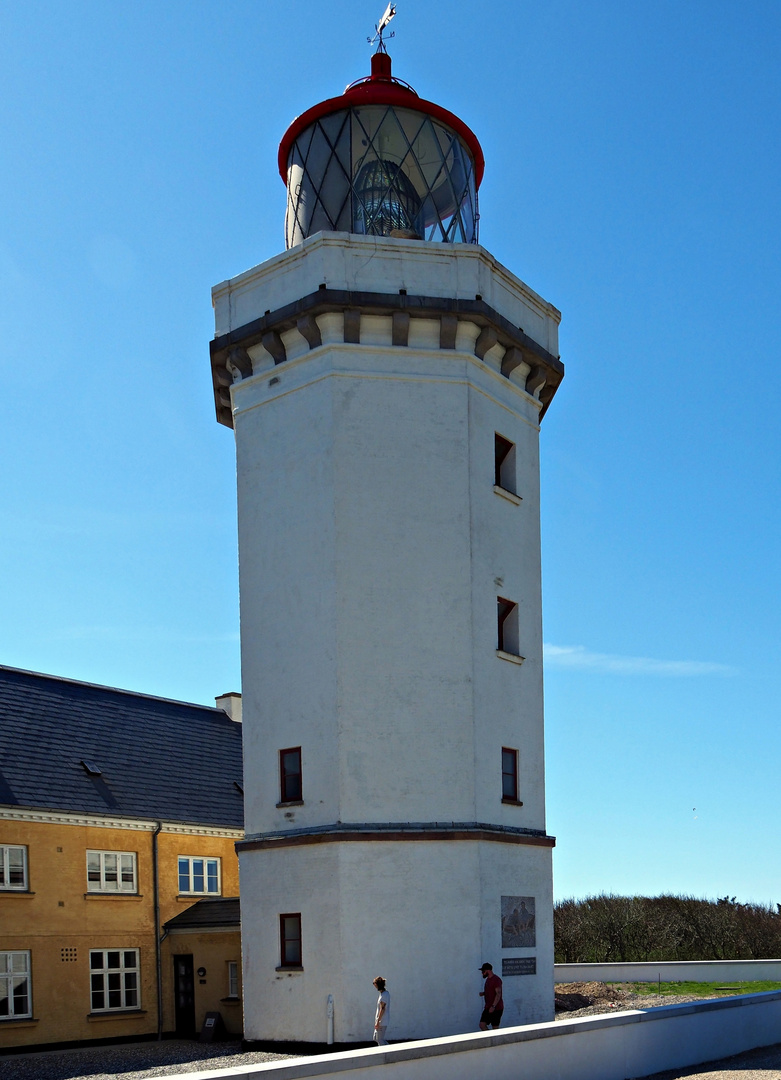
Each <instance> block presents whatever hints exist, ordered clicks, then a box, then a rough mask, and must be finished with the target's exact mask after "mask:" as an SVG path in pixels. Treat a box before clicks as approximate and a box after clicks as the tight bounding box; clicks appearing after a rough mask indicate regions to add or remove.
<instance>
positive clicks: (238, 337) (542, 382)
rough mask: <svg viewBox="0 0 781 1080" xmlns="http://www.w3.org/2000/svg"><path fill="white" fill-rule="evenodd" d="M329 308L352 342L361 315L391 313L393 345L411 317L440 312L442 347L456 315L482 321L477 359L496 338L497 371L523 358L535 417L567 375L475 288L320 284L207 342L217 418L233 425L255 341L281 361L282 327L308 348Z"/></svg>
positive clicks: (401, 342) (404, 337)
mask: <svg viewBox="0 0 781 1080" xmlns="http://www.w3.org/2000/svg"><path fill="white" fill-rule="evenodd" d="M327 312H342V313H343V314H344V340H345V341H346V342H348V343H351V344H360V340H361V315H390V316H391V317H392V320H393V330H392V335H393V336H392V341H393V345H398V346H401V347H404V346H406V345H407V342H408V338H409V322H410V318H413V319H414V318H418V319H432V318H438V319H439V320H440V334H439V347H440V349H455V347H456V335H457V331H458V323H459V322H469V323H473V324H474V325H476V326H478V327H479V328H480V333H479V335H478V337H477V340H476V342H475V346H474V352H475V356H476V357H477V358H478V359H479V360H483V359H484V358H485V355H486V353H487V352H488V351H489V350H490V349H492V348H493V346H494V345H500V346H502V347H503V348H504V350H505V353H504V357H503V359H502V368H501V371H502V375H504V376H506V377H507V378H509V376H510V373H511V372H512V371H514V370H515V368H517V367H518V366H519V364H521V363H525V364H526V365H527V366H528V368H529V373H528V375H527V376H526V382H525V389H526V391H527V392H528V393H530V394H534V393H535V392H536V391H539V400H540V403H541V404H542V409H541V410H540V419H542V417H543V416H544V415H545V412H546V410H547V408H548V405H550V403H551V401H552V400H553V395H554V394H555V393H556V390H557V389H558V386H559V383H560V382H561V380H562V379H563V378H564V365H563V364H562V362H561V360H560V359H559V358H558V357H557V356H554V355H553V354H552V353H549V352H548V351H547V350H546V349H544V348H543V347H542V346H541V345H538V344H537V342H536V341H534V340H533V339H532V338H530V337H529V335H528V334H525V333H524V331H523V330H522V329H521V327H518V326H513V324H512V323H511V322H510V321H509V320H508V319H506V318H505V317H504V316H503V315H500V314H499V312H498V311H496V310H495V309H494V308H492V307H490V306H489V305H488V304H486V303H485V301H484V300H483V299H482V298H481V297H479V296H476V297H475V299H474V300H456V299H452V298H449V297H442V296H417V295H413V296H409V295H407V294H406V293H372V292H352V291H348V290H344V289H328V288H326V286H325V285H321V286H320V288H319V289H318V291H317V292H314V293H310V294H309V295H308V296H304V297H302V298H301V299H300V300H296V301H295V302H294V303H292V304H286V305H285V306H284V307H281V308H278V309H277V310H276V311H267V312H266V314H265V315H263V316H262V318H260V319H254V320H253V321H252V322H249V323H245V324H244V325H243V326H238V327H236V329H235V330H231V331H230V332H229V333H227V334H221V335H220V336H219V337H216V338H214V339H213V340H212V341H211V342H210V346H209V347H210V351H211V364H212V381H213V384H214V399H215V407H216V411H217V420H218V421H219V422H220V423H221V424H224V425H225V426H226V427H233V416H232V414H231V408H230V393H229V390H228V388H229V387H230V386H231V384H232V383H233V381H234V379H242V378H245V379H246V378H249V377H250V376H251V375H252V361H251V359H250V357H249V354H248V352H247V350H248V349H251V348H252V347H253V346H254V345H263V347H264V349H266V351H267V352H268V353H270V355H271V356H272V357H273V359H274V363H275V364H282V363H284V362H285V360H286V359H287V352H286V350H285V345H284V342H283V341H282V334H283V333H285V332H286V331H288V330H293V329H296V330H298V332H299V333H300V334H301V336H302V338H304V340H305V341H306V342H307V344H308V346H309V348H310V349H316V348H318V347H319V346H320V345H321V344H322V338H321V336H320V328H319V327H318V325H317V316H318V315H324V314H326V313H327Z"/></svg>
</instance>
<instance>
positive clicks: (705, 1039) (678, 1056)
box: [190, 991, 781, 1080]
mask: <svg viewBox="0 0 781 1080" xmlns="http://www.w3.org/2000/svg"><path fill="white" fill-rule="evenodd" d="M780 1033H781V991H771V992H770V993H765V994H743V995H741V996H739V997H733V998H726V999H723V1000H720V1001H707V1002H698V1003H697V1004H691V1005H668V1006H662V1007H661V1008H657V1009H649V1010H647V1011H645V1012H640V1011H633V1012H625V1013H615V1014H613V1015H609V1016H596V1017H585V1018H582V1019H576V1020H560V1021H558V1022H553V1023H548V1024H530V1025H528V1026H526V1027H517V1028H508V1029H507V1030H505V1031H498V1032H485V1033H479V1034H469V1035H455V1036H453V1037H452V1038H449V1039H427V1040H424V1041H422V1042H416V1043H400V1044H398V1045H396V1046H389V1047H387V1048H386V1047H375V1048H372V1049H370V1050H349V1051H347V1052H346V1053H341V1054H332V1055H328V1056H322V1057H310V1058H297V1059H295V1060H294V1061H278V1062H270V1063H268V1064H265V1065H254V1066H249V1067H247V1068H242V1067H238V1068H235V1067H234V1068H229V1069H215V1070H210V1071H208V1072H200V1073H194V1074H191V1075H190V1080H221V1078H225V1080H227V1078H230V1080H298V1078H299V1077H302V1078H303V1077H307V1078H308V1080H317V1078H321V1080H335V1078H337V1077H339V1076H342V1075H343V1074H344V1075H346V1074H350V1075H351V1076H353V1075H354V1076H355V1080H372V1077H374V1076H376V1077H379V1076H380V1074H378V1073H373V1074H371V1073H367V1070H369V1069H372V1068H374V1067H375V1066H383V1068H385V1069H386V1070H387V1071H386V1072H383V1073H382V1077H383V1078H385V1080H475V1077H478V1076H490V1077H491V1080H518V1077H519V1076H523V1080H627V1078H628V1077H641V1076H648V1075H649V1074H650V1073H655V1072H659V1071H661V1070H663V1069H670V1068H681V1067H685V1066H687V1065H697V1064H700V1063H701V1062H704V1061H713V1060H715V1059H717V1058H721V1057H727V1056H729V1055H731V1054H737V1053H740V1052H741V1051H743V1050H750V1049H753V1048H754V1047H757V1046H771V1045H773V1044H774V1043H777V1042H778V1040H779V1034H780ZM361 1072H364V1077H363V1078H362V1077H360V1073H361Z"/></svg>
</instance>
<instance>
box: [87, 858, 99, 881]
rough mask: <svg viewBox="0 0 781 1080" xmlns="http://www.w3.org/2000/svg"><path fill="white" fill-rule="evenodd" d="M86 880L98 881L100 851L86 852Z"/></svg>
mask: <svg viewBox="0 0 781 1080" xmlns="http://www.w3.org/2000/svg"><path fill="white" fill-rule="evenodd" d="M87 881H96V882H99V881H100V853H99V852H97V851H90V852H89V853H88V854H87Z"/></svg>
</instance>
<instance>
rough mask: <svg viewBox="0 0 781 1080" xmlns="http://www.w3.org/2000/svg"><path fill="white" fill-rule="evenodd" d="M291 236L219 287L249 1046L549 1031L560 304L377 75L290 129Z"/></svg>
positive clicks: (458, 163) (405, 100)
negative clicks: (548, 414) (551, 540)
mask: <svg viewBox="0 0 781 1080" xmlns="http://www.w3.org/2000/svg"><path fill="white" fill-rule="evenodd" d="M279 168H280V173H281V175H282V178H283V180H284V181H285V183H286V186H287V216H286V227H285V228H286V248H287V250H286V251H285V252H283V253H282V254H279V255H277V256H275V257H274V258H272V259H270V260H268V261H267V262H265V263H262V264H261V265H259V266H256V267H254V268H253V269H251V270H248V271H247V272H246V273H243V274H240V275H239V276H238V277H235V278H232V279H231V280H229V281H225V282H223V283H222V284H221V285H218V286H217V287H216V288H215V289H214V291H213V299H214V308H215V313H216V335H215V338H214V340H213V342H212V347H211V353H212V370H213V376H214V386H215V400H216V406H217V418H218V420H219V422H220V423H222V424H225V425H226V426H228V427H232V428H233V429H234V432H235V439H236V457H237V478H238V513H239V565H240V590H241V654H242V690H243V721H244V722H243V731H244V769H245V778H244V797H245V823H246V839H245V840H244V841H243V842H242V843H240V844H239V845H238V848H239V860H240V874H241V923H242V938H243V950H244V964H243V986H244V1009H245V1016H244V1023H245V1028H244V1033H245V1037H246V1038H247V1039H263V1040H295V1041H299V1042H312V1043H322V1042H325V1041H326V1039H327V1038H328V1037H331V1036H332V1037H333V1039H334V1041H335V1042H337V1043H350V1042H363V1041H368V1040H370V1039H371V1037H372V1027H373V1013H374V1002H375V1001H376V991H374V990H373V988H372V979H373V977H374V976H376V975H382V976H384V977H385V979H386V980H387V983H388V988H389V990H390V992H391V1002H392V1004H391V1019H390V1027H389V1035H390V1037H391V1039H392V1040H393V1039H418V1038H426V1037H434V1036H440V1035H449V1034H455V1033H458V1032H464V1031H470V1030H474V1029H475V1028H476V1026H477V1022H478V1020H479V1016H480V1011H481V1008H482V1003H481V999H480V998H479V997H478V991H479V990H481V989H482V980H481V978H480V970H479V969H480V965H481V963H482V962H483V961H488V962H490V963H492V964H493V967H494V971H495V972H496V973H497V974H500V975H501V976H502V978H503V980H504V1000H505V1012H504V1020H503V1026H509V1025H513V1024H520V1023H531V1022H536V1021H543V1020H549V1019H552V1018H553V930H552V896H551V849H552V847H553V843H554V841H553V839H552V838H551V837H549V836H548V835H547V833H546V828H545V803H544V761H543V693H542V636H541V598H540V535H539V458H538V438H539V427H540V420H541V418H542V416H543V414H544V413H545V410H546V408H547V407H548V405H549V404H550V401H551V399H552V397H553V395H554V392H555V390H556V388H557V386H558V384H559V382H560V381H561V379H562V376H563V367H562V365H561V363H560V361H559V359H558V348H557V329H558V323H559V318H560V316H559V312H558V311H557V310H556V309H555V308H554V307H553V306H552V305H550V304H549V303H547V302H546V301H545V300H543V299H542V298H541V297H540V296H538V295H537V294H536V293H535V292H533V291H532V289H530V288H529V287H528V286H527V285H525V284H524V283H523V282H522V281H520V280H519V279H518V278H517V277H515V276H514V275H513V274H512V273H511V272H510V271H509V270H507V269H506V268H505V267H504V266H502V265H500V264H499V263H498V262H497V261H496V260H495V259H494V258H493V257H492V256H491V254H490V253H489V252H488V251H486V250H485V249H484V248H482V247H480V246H478V243H477V227H478V214H477V190H478V187H479V185H480V180H481V178H482V173H483V154H482V151H481V148H480V145H479V143H478V141H477V139H476V137H475V135H474V134H473V133H472V131H471V130H470V129H469V128H468V127H467V126H466V125H465V124H464V123H463V122H462V121H461V120H460V119H459V118H458V117H456V116H454V115H453V114H452V113H449V112H448V111H447V110H445V109H443V108H441V107H439V106H437V105H435V104H433V103H431V102H429V101H425V100H424V99H423V98H421V97H419V96H418V95H417V93H416V92H415V91H414V90H413V89H412V88H411V87H410V86H408V85H407V84H406V83H403V82H402V81H400V80H399V79H397V78H395V77H394V76H393V75H392V73H391V61H390V57H389V56H388V55H387V53H386V52H385V51H384V48H382V46H381V48H380V51H379V52H378V53H377V54H376V55H375V56H374V57H373V58H372V68H371V75H369V76H368V77H367V78H364V79H361V80H359V81H358V82H357V83H353V84H352V85H351V86H349V87H348V88H347V90H346V91H345V92H344V94H342V95H341V96H340V97H336V98H331V99H330V100H328V101H324V102H322V103H321V104H319V105H316V106H314V108H312V109H310V110H309V111H308V112H306V113H304V114H303V115H302V116H300V117H298V119H297V120H295V121H294V122H293V124H292V125H291V127H290V128H289V130H288V131H287V132H286V134H285V135H284V137H283V139H282V143H281V145H280V151H279Z"/></svg>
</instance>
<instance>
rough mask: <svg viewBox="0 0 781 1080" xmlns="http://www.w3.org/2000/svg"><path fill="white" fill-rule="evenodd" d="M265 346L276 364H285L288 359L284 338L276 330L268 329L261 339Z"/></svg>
mask: <svg viewBox="0 0 781 1080" xmlns="http://www.w3.org/2000/svg"><path fill="white" fill-rule="evenodd" d="M260 340H261V344H262V345H263V348H264V349H265V350H266V352H267V353H269V354H270V355H271V356H272V357H273V359H274V363H275V364H284V362H285V361H286V360H287V352H286V351H285V346H284V343H283V341H282V338H281V337H280V336H279V334H278V333H277V331H276V330H268V331H267V332H266V333H265V334H264V335H263V337H262V338H261V339H260Z"/></svg>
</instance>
